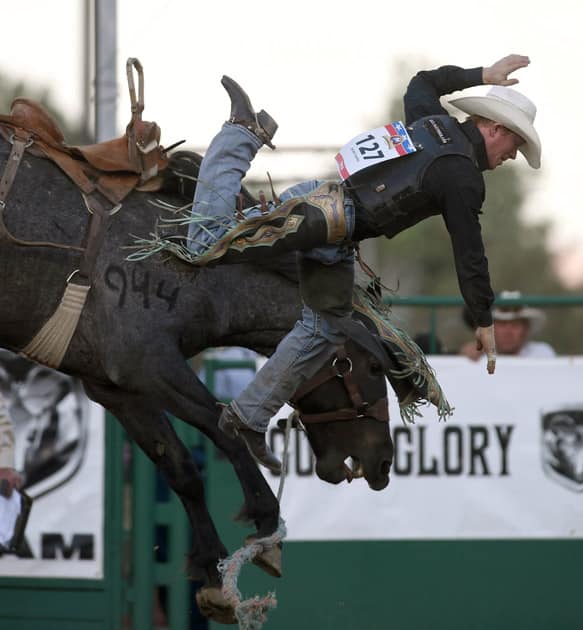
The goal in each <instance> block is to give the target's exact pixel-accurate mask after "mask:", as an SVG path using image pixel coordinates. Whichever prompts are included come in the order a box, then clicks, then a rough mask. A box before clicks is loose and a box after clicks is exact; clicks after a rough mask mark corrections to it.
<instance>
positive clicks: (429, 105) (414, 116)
mask: <svg viewBox="0 0 583 630" xmlns="http://www.w3.org/2000/svg"><path fill="white" fill-rule="evenodd" d="M476 85H483V81H482V68H481V67H480V68H470V69H464V68H459V67H458V66H441V67H440V68H437V69H436V70H423V71H421V72H418V73H417V74H416V75H415V76H414V77H413V78H412V79H411V81H410V83H409V85H408V87H407V91H406V92H405V96H404V99H403V100H404V105H405V120H406V123H407V124H408V125H409V124H411V123H412V122H414V121H416V120H418V119H419V118H423V116H432V115H440V114H448V112H447V110H445V109H444V108H443V107H442V105H441V103H440V101H439V97H440V96H443V95H444V94H451V93H452V92H455V91H456V90H464V89H466V88H469V87H474V86H476Z"/></svg>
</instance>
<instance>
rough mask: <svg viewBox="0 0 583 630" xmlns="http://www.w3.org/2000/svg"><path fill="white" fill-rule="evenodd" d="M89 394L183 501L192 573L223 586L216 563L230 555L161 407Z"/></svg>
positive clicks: (120, 394) (110, 393) (96, 391)
mask: <svg viewBox="0 0 583 630" xmlns="http://www.w3.org/2000/svg"><path fill="white" fill-rule="evenodd" d="M85 388H86V390H87V393H88V395H89V396H90V397H91V398H93V399H94V400H96V401H97V402H99V403H100V404H102V405H104V406H105V407H106V408H107V409H109V410H110V411H111V413H113V414H114V415H115V417H116V418H117V419H118V420H119V422H120V423H121V424H122V425H123V427H124V428H125V429H126V431H127V432H128V434H129V436H130V437H131V439H132V440H133V441H135V442H136V444H138V446H139V447H140V448H141V449H142V450H143V451H144V452H145V453H146V455H147V456H148V457H149V458H150V459H151V460H152V461H153V462H154V464H155V465H156V467H157V468H158V469H159V470H160V472H161V473H162V475H163V476H164V478H165V479H166V481H167V482H168V485H169V486H170V487H171V488H172V490H174V492H175V493H176V494H177V495H178V497H179V498H180V500H181V501H182V503H183V505H184V508H185V510H186V512H187V514H188V518H189V521H190V523H191V526H192V531H193V548H192V551H191V554H190V557H189V573H190V574H191V576H192V577H199V574H200V573H202V577H203V579H204V580H205V582H206V583H207V584H210V585H212V586H217V587H219V586H220V584H221V579H220V575H219V572H218V569H217V562H218V561H219V559H221V558H225V557H226V556H227V555H228V553H227V550H226V549H225V547H224V546H223V544H222V543H221V541H220V539H219V536H218V534H217V531H216V529H215V526H214V524H213V522H212V519H211V517H210V514H209V513H208V510H207V506H206V503H205V498H204V487H203V482H202V478H201V475H200V472H199V470H198V468H197V466H196V464H195V462H194V460H193V459H192V456H191V454H190V452H189V451H188V449H187V448H186V447H185V446H184V444H183V443H182V441H181V440H180V439H179V438H178V436H177V435H176V433H175V431H174V429H173V427H172V425H171V424H170V422H169V420H168V418H167V417H166V415H165V414H164V413H163V412H162V411H161V410H160V408H159V404H158V403H157V402H156V401H155V400H153V399H151V398H146V397H144V396H142V395H137V394H133V393H129V392H127V391H122V390H120V389H118V388H117V387H104V386H101V385H95V384H87V383H86V384H85Z"/></svg>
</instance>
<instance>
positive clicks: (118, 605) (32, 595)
mask: <svg viewBox="0 0 583 630" xmlns="http://www.w3.org/2000/svg"><path fill="white" fill-rule="evenodd" d="M105 422H106V430H105V451H106V457H105V506H104V513H105V515H106V516H105V519H104V522H105V530H104V550H105V551H104V567H103V570H104V579H102V580H81V579H70V580H67V579H51V578H34V576H31V577H30V578H0V630H27V629H30V630H57V629H58V630H69V629H70V630H97V629H99V630H120V629H121V627H122V616H123V612H124V611H123V601H124V581H123V577H122V557H123V552H122V550H123V532H122V494H123V487H122V481H121V480H122V478H123V475H122V442H123V434H122V431H121V429H120V427H119V425H118V424H117V422H116V421H115V420H114V419H113V418H112V417H111V416H106V420H105ZM33 509H34V508H33ZM1 561H2V560H1V559H0V562H1Z"/></svg>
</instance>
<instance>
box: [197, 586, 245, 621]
mask: <svg viewBox="0 0 583 630" xmlns="http://www.w3.org/2000/svg"><path fill="white" fill-rule="evenodd" d="M196 603H197V604H198V609H199V610H200V612H201V614H202V615H204V616H205V617H206V618H207V619H212V620H213V621H216V622H217V623H224V624H235V623H237V618H236V617H235V609H234V608H233V607H232V606H231V604H229V602H228V601H227V600H226V599H225V597H224V595H223V593H222V591H221V589H220V588H218V587H216V586H203V587H202V588H201V589H199V590H198V591H196Z"/></svg>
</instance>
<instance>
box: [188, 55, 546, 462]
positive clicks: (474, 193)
mask: <svg viewBox="0 0 583 630" xmlns="http://www.w3.org/2000/svg"><path fill="white" fill-rule="evenodd" d="M529 63H530V60H529V59H528V57H525V56H522V55H509V56H507V57H504V58H503V59H500V60H499V61H497V62H496V63H494V64H493V65H491V66H489V67H483V68H481V67H480V68H473V69H462V68H460V67H457V66H443V67H440V68H437V69H436V70H431V71H423V72H419V73H418V74H417V75H416V76H415V77H413V79H412V80H411V82H410V84H409V86H408V88H407V91H406V94H405V96H404V105H405V115H406V120H405V125H402V124H401V123H399V124H398V125H397V126H396V127H395V128H397V127H398V131H399V134H403V135H405V134H408V136H409V139H410V143H409V145H410V147H414V148H415V151H413V149H411V152H410V153H409V154H407V155H405V156H403V157H398V158H397V159H392V160H391V161H387V162H384V163H382V164H380V165H378V166H375V167H371V168H365V169H364V170H361V171H360V172H358V173H355V174H351V175H350V176H349V177H347V178H343V182H342V184H341V185H340V184H339V183H338V182H332V183H329V182H328V183H326V182H321V181H317V180H315V181H309V182H303V183H301V184H298V185H296V186H293V187H292V188H290V189H288V190H286V191H285V192H284V193H283V194H282V195H281V196H280V198H279V200H278V201H279V204H280V205H276V204H275V203H273V204H268V207H266V204H265V203H262V206H263V207H262V208H261V209H259V208H251V209H247V210H245V213H246V216H247V217H250V218H251V219H252V218H253V217H254V216H256V215H257V214H258V213H260V211H263V212H266V211H267V212H268V213H272V214H273V213H275V214H274V216H276V217H277V218H278V220H279V219H280V218H281V217H283V215H281V214H279V213H280V210H282V208H283V209H285V208H286V207H291V206H293V205H294V204H298V205H299V207H300V209H301V212H302V213H303V214H302V216H301V217H300V219H298V220H296V221H295V222H294V224H293V229H292V228H291V227H290V229H289V230H288V232H289V234H287V235H286V236H285V238H283V239H282V240H279V241H277V243H276V244H273V243H270V242H269V241H267V240H266V239H267V236H269V238H271V239H273V238H275V237H274V234H275V233H276V232H277V229H270V230H268V231H267V232H264V233H263V240H261V239H260V238H259V237H257V239H255V240H253V239H252V240H248V241H246V242H245V241H244V240H243V241H242V242H243V245H240V244H237V243H234V244H235V245H237V247H235V248H231V249H229V251H228V255H229V256H230V258H225V261H226V262H236V261H237V260H239V259H238V257H237V256H238V255H239V254H240V255H241V257H240V260H246V259H247V260H248V259H249V258H245V255H247V256H248V255H249V253H251V254H253V251H256V252H257V254H256V255H258V256H259V257H261V256H262V255H264V254H265V252H266V251H267V248H266V247H265V245H266V244H267V245H269V244H272V245H273V248H272V249H273V250H274V251H281V250H285V247H286V242H287V243H288V249H293V250H296V251H298V254H297V257H298V270H299V278H300V291H301V294H302V298H303V301H304V309H303V312H302V317H301V319H300V320H299V321H298V322H297V323H296V325H295V326H294V328H293V329H292V331H291V332H290V333H288V335H287V336H286V337H285V338H284V339H283V340H282V341H281V342H280V344H279V346H278V348H277V350H276V352H275V353H274V354H273V355H272V356H271V357H270V359H269V360H268V361H267V362H266V363H265V364H264V366H263V368H262V369H261V370H260V371H259V372H258V373H257V375H256V377H255V379H254V380H253V381H252V382H251V384H250V385H249V386H248V387H247V388H246V389H245V390H244V391H243V392H242V393H241V394H240V395H239V396H238V397H237V398H236V399H235V400H233V401H232V402H231V403H230V404H229V405H228V406H227V407H225V408H224V409H223V412H222V414H221V417H220V419H219V426H220V428H221V429H222V430H223V431H225V432H226V433H228V434H231V435H234V434H236V433H238V434H240V435H241V437H242V438H243V439H244V440H245V442H246V443H247V446H248V448H249V450H250V451H251V453H252V454H253V455H254V456H255V458H256V459H257V460H258V461H259V462H260V463H262V464H263V465H265V466H266V467H268V468H270V469H271V470H273V471H278V470H280V462H279V460H278V459H277V458H276V457H275V455H274V454H273V453H272V452H271V450H270V449H269V447H268V446H267V445H266V443H265V432H266V431H267V426H268V424H269V420H270V418H271V417H272V416H273V415H274V414H275V413H276V412H277V411H278V410H279V408H280V407H281V405H282V404H283V403H284V402H285V401H286V400H289V398H290V397H291V396H292V395H293V394H294V393H295V391H296V390H297V388H298V387H299V385H300V384H301V383H302V382H303V381H304V380H306V379H308V378H310V377H311V376H313V375H314V374H315V373H316V372H317V370H318V369H320V367H321V366H322V365H323V364H324V362H325V361H326V360H327V359H328V358H330V357H331V356H332V355H333V353H334V350H335V346H337V345H340V344H342V343H344V342H345V341H346V339H347V336H348V333H347V330H348V324H347V322H349V321H351V320H350V317H349V316H350V313H351V310H352V287H353V281H354V243H356V242H358V241H361V240H363V239H366V238H371V237H376V236H381V235H384V236H387V237H388V238H391V237H393V236H395V235H396V234H398V233H399V232H401V231H403V230H404V229H407V228H409V227H411V226H413V225H415V224H416V223H418V222H419V221H421V220H423V219H425V218H427V217H429V216H431V215H437V214H441V215H442V216H443V219H444V221H445V224H446V227H447V229H448V232H449V235H450V238H451V243H452V248H453V254H454V259H455V268H456V272H457V276H458V281H459V286H460V290H461V293H462V296H463V298H464V301H465V303H466V305H467V306H468V308H469V309H470V312H471V313H472V317H473V319H474V321H475V322H476V325H477V328H476V333H475V335H476V340H477V343H478V344H479V346H480V347H481V348H483V349H484V350H485V352H486V354H487V357H488V363H487V369H488V372H489V373H493V372H494V369H495V364H496V346H495V340H494V328H493V325H492V314H491V306H492V303H493V301H494V294H493V292H492V289H491V286H490V278H489V274H488V264H487V259H486V257H485V254H484V245H483V242H482V236H481V230H480V223H479V214H480V208H481V206H482V203H483V201H484V195H485V190H484V179H483V175H482V171H484V170H492V169H495V168H497V167H498V166H500V165H501V164H503V163H504V162H505V161H506V160H510V159H512V160H513V159H515V158H516V155H517V151H519V152H520V153H522V155H523V156H524V157H525V158H526V160H527V162H528V164H529V165H530V166H531V167H532V168H535V169H536V168H539V166H540V156H541V144H540V140H539V137H538V134H537V132H536V131H535V129H534V126H533V122H534V118H535V113H536V108H535V106H534V104H533V103H532V102H531V101H530V100H529V99H528V98H526V97H525V96H523V95H522V94H521V93H519V92H517V91H515V90H513V89H511V88H510V87H509V86H511V85H514V84H516V83H518V80H517V79H515V78H509V75H510V74H511V73H512V72H514V71H516V70H518V69H520V68H524V67H526V66H528V64H529ZM222 84H223V86H224V87H225V89H226V90H227V93H228V94H229V97H230V99H231V112H230V117H229V120H228V121H227V122H226V123H225V124H224V125H223V127H222V129H221V131H220V132H219V133H218V135H217V136H215V138H214V139H213V141H212V142H211V144H210V146H209V148H208V151H207V153H206V155H205V158H204V160H203V162H202V165H201V169H200V173H199V177H198V183H197V188H196V192H195V197H194V203H193V208H192V223H191V225H190V229H189V241H188V243H189V248H190V249H191V251H192V252H193V253H194V257H193V262H194V263H195V264H197V261H198V264H204V263H205V252H208V251H212V248H213V246H214V245H216V244H217V243H218V244H221V243H222V242H223V241H222V240H221V239H222V237H223V235H225V233H227V235H228V234H231V233H237V234H239V232H237V230H232V229H231V228H233V227H234V226H236V224H237V222H236V219H235V209H236V207H237V196H238V194H239V192H240V190H241V180H242V178H243V177H244V175H245V173H246V172H247V170H248V168H249V166H250V163H251V160H252V159H253V157H254V156H255V154H256V153H257V151H258V150H259V148H261V146H262V145H263V144H267V145H268V146H270V147H271V148H274V147H273V144H272V139H273V136H274V134H275V132H276V130H277V123H276V122H275V120H274V119H273V118H272V117H271V116H270V115H269V114H268V113H267V112H265V111H264V110H261V111H259V112H258V113H256V112H255V110H254V108H253V106H252V105H251V102H250V100H249V97H248V96H247V94H246V93H245V92H244V91H243V89H242V88H241V87H240V86H239V85H238V84H237V83H236V82H235V81H233V80H232V79H231V78H229V77H226V76H225V77H223V79H222ZM486 84H489V85H493V86H494V87H493V88H491V89H490V91H489V92H488V93H487V94H486V95H483V96H461V97H460V98H457V99H454V100H452V101H450V102H451V103H452V104H453V105H455V106H456V107H457V108H459V109H460V110H462V111H463V112H465V113H466V114H469V118H468V119H467V120H466V121H465V122H463V123H459V122H458V121H457V120H456V119H455V118H453V117H451V116H450V115H449V114H448V112H447V110H446V109H444V108H443V106H442V105H441V103H440V100H439V99H440V97H441V96H442V95H445V94H450V93H452V92H454V91H457V90H462V89H465V88H469V87H473V86H477V85H486ZM391 135H393V134H391ZM322 200H324V202H325V203H324V202H323V201H322ZM286 204H287V205H286ZM326 204H327V205H326ZM322 216H325V217H326V225H325V226H324V228H322ZM268 218H269V215H268ZM283 218H285V217H283ZM282 220H283V219H282ZM274 225H275V224H274ZM223 240H224V239H223ZM258 245H260V247H257V246H258ZM276 246H277V247H279V248H280V249H278V250H276V249H275V248H276ZM254 247H256V250H253V248H254ZM209 248H210V250H209ZM233 250H236V251H233Z"/></svg>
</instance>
